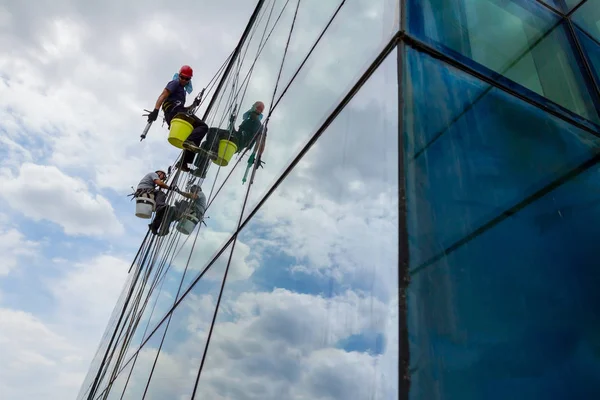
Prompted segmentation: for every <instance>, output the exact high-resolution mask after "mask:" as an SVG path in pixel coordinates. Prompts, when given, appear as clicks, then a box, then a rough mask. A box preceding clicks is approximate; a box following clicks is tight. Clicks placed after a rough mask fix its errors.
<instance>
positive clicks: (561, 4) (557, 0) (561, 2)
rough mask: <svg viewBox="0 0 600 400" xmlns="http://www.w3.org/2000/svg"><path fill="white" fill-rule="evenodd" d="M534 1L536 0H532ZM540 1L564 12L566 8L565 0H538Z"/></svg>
mask: <svg viewBox="0 0 600 400" xmlns="http://www.w3.org/2000/svg"><path fill="white" fill-rule="evenodd" d="M534 1H536V0H534ZM540 1H542V2H543V3H546V4H548V5H549V6H550V7H552V8H554V9H555V10H557V11H560V12H565V10H566V5H565V0H540Z"/></svg>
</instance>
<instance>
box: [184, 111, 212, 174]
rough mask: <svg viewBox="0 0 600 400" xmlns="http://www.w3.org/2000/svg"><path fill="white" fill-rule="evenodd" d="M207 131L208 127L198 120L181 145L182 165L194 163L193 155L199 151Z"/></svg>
mask: <svg viewBox="0 0 600 400" xmlns="http://www.w3.org/2000/svg"><path fill="white" fill-rule="evenodd" d="M207 131H208V125H206V124H205V123H204V121H202V120H200V119H198V121H197V126H196V127H195V128H194V130H193V131H192V133H190V136H188V138H187V139H186V141H185V142H184V143H183V148H184V149H185V151H184V152H183V164H184V165H187V164H190V163H192V162H194V153H198V152H199V151H200V147H199V146H200V142H201V141H202V139H203V138H204V136H205V135H206V132H207Z"/></svg>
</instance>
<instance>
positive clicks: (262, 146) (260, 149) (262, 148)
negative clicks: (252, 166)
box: [257, 133, 267, 157]
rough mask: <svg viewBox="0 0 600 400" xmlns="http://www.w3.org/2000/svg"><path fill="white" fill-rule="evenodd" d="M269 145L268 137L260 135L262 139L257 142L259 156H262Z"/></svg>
mask: <svg viewBox="0 0 600 400" xmlns="http://www.w3.org/2000/svg"><path fill="white" fill-rule="evenodd" d="M266 143H267V135H265V134H264V133H261V134H260V138H259V140H258V142H257V144H258V156H259V157H260V156H262V153H263V151H265V145H266Z"/></svg>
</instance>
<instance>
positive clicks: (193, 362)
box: [146, 246, 241, 400]
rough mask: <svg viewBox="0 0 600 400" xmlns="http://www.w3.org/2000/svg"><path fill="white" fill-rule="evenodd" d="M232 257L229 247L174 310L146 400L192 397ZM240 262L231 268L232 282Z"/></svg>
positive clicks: (233, 262)
mask: <svg viewBox="0 0 600 400" xmlns="http://www.w3.org/2000/svg"><path fill="white" fill-rule="evenodd" d="M230 254H231V246H228V247H227V249H225V251H224V252H223V253H222V254H221V255H220V256H219V258H218V259H217V260H216V261H215V262H214V264H213V265H211V267H210V269H209V270H208V271H207V272H206V273H205V274H204V275H203V276H202V278H201V279H200V280H199V281H198V282H197V283H196V284H195V285H194V287H193V288H192V289H191V291H190V292H189V293H188V294H186V296H185V298H184V299H183V300H182V301H181V303H179V305H178V306H177V308H175V310H174V311H173V314H172V317H171V319H170V322H169V328H168V330H167V334H166V336H165V338H164V342H163V345H162V348H161V351H160V354H159V356H158V360H157V362H156V367H155V369H154V372H153V374H152V379H151V380H150V386H148V395H147V396H146V399H148V400H153V399H154V400H161V399H184V398H185V399H189V398H191V394H192V391H193V389H194V383H195V382H196V376H197V374H198V368H199V366H200V361H201V360H202V355H203V353H204V348H205V346H206V338H207V336H208V330H209V329H210V324H211V322H212V318H213V315H214V312H215V309H216V307H217V298H218V295H219V289H220V288H221V283H222V281H223V276H224V273H225V268H226V267H227V262H228V260H229V256H230ZM237 261H238V260H236V259H234V260H233V261H232V264H231V267H230V269H229V274H230V277H233V279H235V277H236V275H237V272H238V271H239V267H240V266H241V265H240V263H238V262H237ZM230 277H228V279H229V278H230ZM203 397H204V396H200V398H203Z"/></svg>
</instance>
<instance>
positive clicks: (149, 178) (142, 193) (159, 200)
mask: <svg viewBox="0 0 600 400" xmlns="http://www.w3.org/2000/svg"><path fill="white" fill-rule="evenodd" d="M166 179H167V173H166V172H165V171H163V170H160V169H159V170H158V171H154V172H149V173H147V174H146V175H144V177H143V178H142V179H141V180H140V183H138V186H137V188H136V190H135V192H134V193H132V194H131V195H130V196H133V198H138V197H147V198H150V199H152V200H154V202H155V204H156V205H155V208H154V210H155V211H156V212H158V211H159V210H161V209H163V208H164V207H165V202H166V200H167V195H166V194H165V192H163V191H162V190H160V189H161V188H162V189H166V190H171V189H173V188H171V187H170V186H169V185H167V184H166V183H165V180H166ZM157 186H158V188H157Z"/></svg>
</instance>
